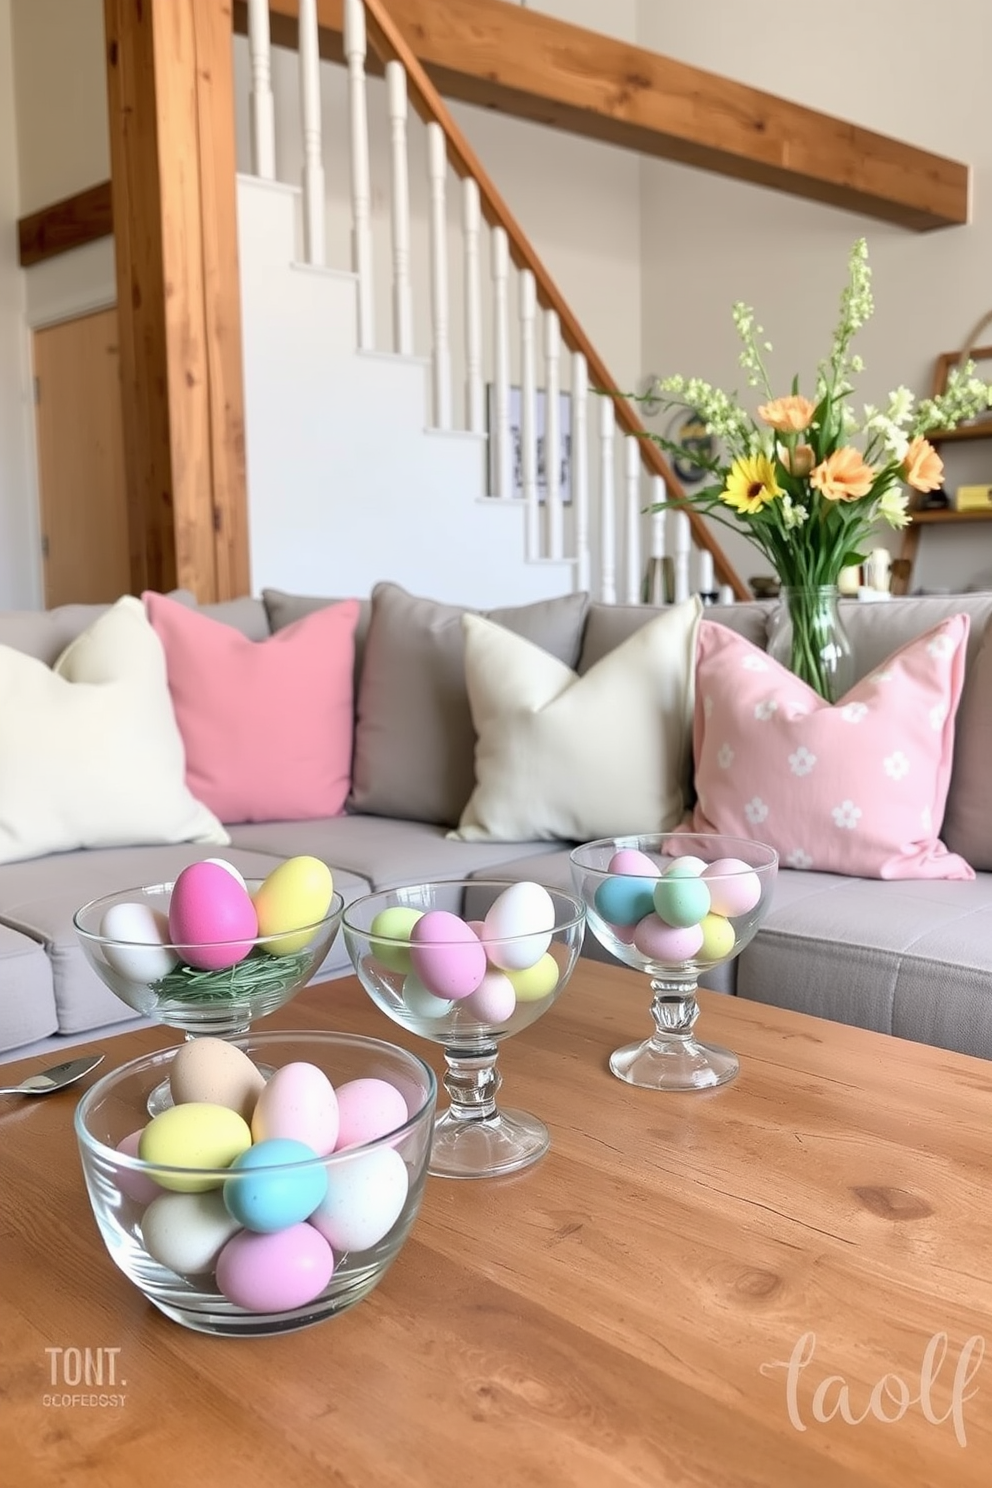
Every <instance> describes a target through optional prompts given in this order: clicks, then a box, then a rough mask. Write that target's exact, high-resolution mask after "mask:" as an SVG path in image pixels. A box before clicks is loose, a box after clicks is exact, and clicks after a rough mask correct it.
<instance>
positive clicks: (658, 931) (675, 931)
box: [634, 914, 703, 966]
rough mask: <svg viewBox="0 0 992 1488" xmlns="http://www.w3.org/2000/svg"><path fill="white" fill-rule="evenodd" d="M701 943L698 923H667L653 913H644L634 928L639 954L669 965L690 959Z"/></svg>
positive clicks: (701, 936) (701, 934) (700, 931)
mask: <svg viewBox="0 0 992 1488" xmlns="http://www.w3.org/2000/svg"><path fill="white" fill-rule="evenodd" d="M702 943H703V932H702V930H700V928H699V926H698V925H669V924H667V923H666V922H665V921H664V920H661V919H659V918H658V916H657V915H655V914H650V915H646V916H645V917H644V919H643V920H642V921H641V922H640V924H639V925H638V926H636V928H635V930H634V945H635V946H636V947H637V949H638V950H639V951H640V953H641V955H642V956H647V958H648V960H649V961H660V962H663V963H665V964H666V965H669V966H670V965H677V964H678V963H680V962H682V961H691V960H692V958H693V956H695V955H696V954H697V953H698V951H699V949H700V947H701V946H702Z"/></svg>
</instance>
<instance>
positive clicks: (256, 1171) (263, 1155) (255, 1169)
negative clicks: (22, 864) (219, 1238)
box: [224, 1137, 327, 1235]
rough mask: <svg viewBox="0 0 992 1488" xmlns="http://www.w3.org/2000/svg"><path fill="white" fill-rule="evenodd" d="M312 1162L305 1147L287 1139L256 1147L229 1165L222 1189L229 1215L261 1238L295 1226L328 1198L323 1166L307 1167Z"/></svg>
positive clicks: (278, 1138) (311, 1150) (281, 1138)
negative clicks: (309, 1160)
mask: <svg viewBox="0 0 992 1488" xmlns="http://www.w3.org/2000/svg"><path fill="white" fill-rule="evenodd" d="M316 1156H317V1153H316V1152H314V1150H313V1148H312V1147H308V1146H307V1145H306V1143H305V1142H294V1141H292V1140H291V1139H290V1138H288V1137H272V1138H270V1139H269V1140H267V1141H264V1142H256V1143H255V1145H254V1146H253V1147H249V1148H248V1150H247V1152H242V1153H241V1155H240V1156H239V1157H236V1158H235V1159H234V1161H233V1163H232V1164H231V1169H230V1171H231V1177H230V1178H228V1180H227V1182H226V1183H225V1184H224V1204H225V1206H226V1208H227V1211H228V1213H229V1214H230V1215H231V1216H232V1217H233V1218H234V1219H236V1220H237V1221H238V1223H239V1224H242V1225H244V1227H245V1229H248V1230H255V1231H256V1232H258V1233H260V1234H263V1235H271V1234H274V1233H275V1232H276V1230H287V1229H289V1227H290V1226H291V1225H295V1224H299V1223H300V1222H301V1221H302V1220H304V1219H306V1218H307V1216H308V1215H310V1214H312V1213H313V1211H314V1210H315V1209H316V1207H317V1205H318V1204H319V1203H320V1202H321V1200H322V1199H323V1197H324V1195H325V1194H326V1192H327V1170H326V1169H325V1168H324V1166H323V1164H321V1163H313V1162H310V1163H308V1159H311V1158H314V1157H316ZM297 1163H302V1164H304V1166H302V1167H296V1166H295V1164H297ZM243 1174H249V1175H250V1176H248V1177H243V1176H242V1175H243ZM235 1175H237V1176H235Z"/></svg>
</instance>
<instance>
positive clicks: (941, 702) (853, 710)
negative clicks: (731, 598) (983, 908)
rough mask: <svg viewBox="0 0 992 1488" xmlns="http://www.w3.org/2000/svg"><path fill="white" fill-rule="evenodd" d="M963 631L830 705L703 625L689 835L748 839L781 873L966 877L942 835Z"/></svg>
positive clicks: (934, 638)
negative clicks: (765, 850) (767, 851)
mask: <svg viewBox="0 0 992 1488" xmlns="http://www.w3.org/2000/svg"><path fill="white" fill-rule="evenodd" d="M968 625H969V620H968V617H967V615H954V616H952V617H951V618H950V619H948V620H944V621H942V622H941V624H940V625H936V626H934V628H933V629H932V630H930V631H928V632H927V633H926V634H925V635H922V636H918V637H917V638H916V639H915V640H913V641H910V642H909V643H908V644H907V645H905V646H902V647H901V648H900V649H899V650H898V651H896V652H894V653H893V654H892V655H891V656H890V657H889V658H888V659H887V660H886V661H885V662H883V663H882V665H881V666H880V667H877V668H876V669H875V671H873V672H871V673H870V674H869V675H868V676H867V677H864V678H862V680H861V681H860V682H858V683H857V685H856V686H855V687H852V688H851V690H850V692H848V693H847V694H846V695H845V696H844V697H843V698H841V699H840V701H839V702H837V703H835V704H833V705H831V704H830V703H827V702H825V701H824V700H823V699H822V698H821V697H819V696H818V695H817V694H816V693H815V692H814V691H813V690H812V688H810V687H807V686H806V684H805V683H804V682H801V681H800V680H799V678H798V677H794V676H793V675H792V673H791V672H788V671H786V670H785V668H784V667H782V666H780V665H779V664H778V662H776V661H773V660H772V658H771V657H770V656H767V655H766V654H765V653H764V652H763V651H760V650H758V648H757V647H756V646H752V645H751V643H750V641H746V640H744V638H743V637H742V636H739V635H737V633H736V632H735V631H732V630H728V629H727V628H726V627H725V626H723V625H716V624H714V623H713V622H712V621H709V620H703V621H701V623H700V626H699V633H698V639H697V643H696V700H695V714H694V719H693V752H694V757H695V770H696V794H697V800H696V805H695V808H694V810H693V813H692V823H691V826H692V830H693V831H696V832H729V833H735V834H737V835H738V836H741V837H751V838H756V839H757V840H758V841H760V842H766V843H768V844H769V845H770V846H771V847H774V848H775V849H776V850H777V851H778V853H779V856H780V858H781V861H782V865H783V867H787V868H808V869H814V870H817V871H819V872H822V873H843V874H847V875H853V876H854V877H857V878H962V879H963V878H974V876H975V875H974V871H973V870H972V868H971V867H970V866H969V865H968V864H967V863H966V862H965V861H964V859H963V858H961V857H958V855H957V854H956V853H952V852H948V850H947V848H946V847H945V846H944V844H943V842H941V841H940V838H939V836H938V833H939V831H940V828H941V824H942V822H943V818H944V805H945V802H946V800H947V788H948V784H949V782H950V775H951V760H952V755H953V750H954V715H955V712H956V710H957V706H958V702H959V700H960V697H961V686H962V682H963V680H964V660H965V642H966V640H967V637H968Z"/></svg>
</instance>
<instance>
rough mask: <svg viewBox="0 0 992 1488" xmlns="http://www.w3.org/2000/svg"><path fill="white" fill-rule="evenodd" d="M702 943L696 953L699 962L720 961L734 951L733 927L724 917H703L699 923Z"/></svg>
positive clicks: (715, 915) (717, 915)
mask: <svg viewBox="0 0 992 1488" xmlns="http://www.w3.org/2000/svg"><path fill="white" fill-rule="evenodd" d="M699 928H700V930H702V932H703V943H702V945H701V946H700V947H699V950H698V951H697V952H696V955H697V957H698V959H699V960H700V961H722V960H723V959H724V957H725V956H729V955H730V953H731V951H732V950H733V949H734V927H733V925H732V924H731V923H730V921H729V920H728V919H727V917H726V915H720V914H708V915H703V918H702V919H701V920H700V922H699Z"/></svg>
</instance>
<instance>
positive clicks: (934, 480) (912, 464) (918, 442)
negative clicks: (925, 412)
mask: <svg viewBox="0 0 992 1488" xmlns="http://www.w3.org/2000/svg"><path fill="white" fill-rule="evenodd" d="M902 478H903V480H904V481H905V482H906V484H907V485H909V486H912V488H913V490H914V491H936V490H938V489H939V487H940V486H941V485H943V479H944V462H943V460H942V459H941V458H940V456H939V455H938V453H937V451H936V450H935V449H934V447H933V445H932V444H931V443H930V442H929V440H927V439H924V438H923V437H922V436H920V435H917V437H916V438H915V439H914V440H913V441H912V443H911V444H910V446H909V449H908V450H907V451H906V458H905V459H904V460H903V462H902Z"/></svg>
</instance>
